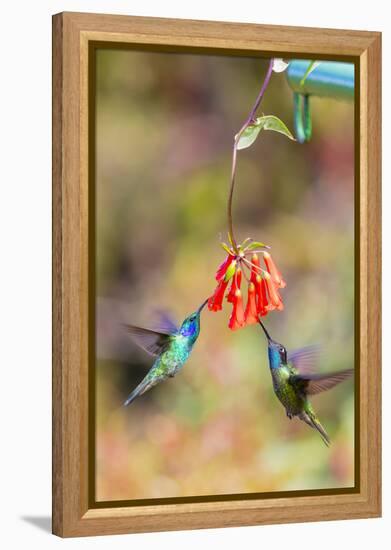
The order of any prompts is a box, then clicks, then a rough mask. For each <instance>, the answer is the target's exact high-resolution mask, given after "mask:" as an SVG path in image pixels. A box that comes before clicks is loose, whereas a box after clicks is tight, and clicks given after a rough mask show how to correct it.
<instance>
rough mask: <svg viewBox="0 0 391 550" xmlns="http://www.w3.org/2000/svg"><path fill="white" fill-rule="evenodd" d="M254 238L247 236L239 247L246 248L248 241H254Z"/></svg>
mask: <svg viewBox="0 0 391 550" xmlns="http://www.w3.org/2000/svg"><path fill="white" fill-rule="evenodd" d="M253 240H254V239H252V238H251V237H247V238H246V239H244V241H243V242H242V243H240V245H239V247H238V248H239V249H242V250H244V249H245V248H246V245H247V243H249V242H252V241H253Z"/></svg>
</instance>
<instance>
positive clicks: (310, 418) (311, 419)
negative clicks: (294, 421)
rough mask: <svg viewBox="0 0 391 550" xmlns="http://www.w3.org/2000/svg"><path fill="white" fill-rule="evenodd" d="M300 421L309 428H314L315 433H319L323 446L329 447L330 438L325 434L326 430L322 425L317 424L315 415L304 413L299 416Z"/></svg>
mask: <svg viewBox="0 0 391 550" xmlns="http://www.w3.org/2000/svg"><path fill="white" fill-rule="evenodd" d="M300 419H301V420H303V421H304V422H305V423H306V424H308V425H309V426H311V428H314V429H315V430H316V431H317V432H319V434H320V437H321V438H322V440H323V442H324V444H325V445H326V446H327V447H329V446H330V443H331V441H330V438H329V436H328V434H327V432H326V430H325V429H324V428H323V426H322V424H321V423H320V422H319V420H318V419H317V417H316V416H315V414H313V413H310V412H304V413H302V414H301V415H300Z"/></svg>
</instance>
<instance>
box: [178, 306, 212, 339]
mask: <svg viewBox="0 0 391 550" xmlns="http://www.w3.org/2000/svg"><path fill="white" fill-rule="evenodd" d="M207 303H208V300H205V302H203V303H202V304H201V305H200V307H199V308H198V309H197V310H196V311H195V312H194V313H192V314H191V315H189V316H188V317H186V319H185V320H184V321H183V323H182V326H181V328H180V329H179V333H180V334H181V335H182V336H186V337H187V338H190V339H191V340H193V341H194V342H195V341H196V340H197V338H198V335H199V333H200V316H201V311H202V310H203V309H204V307H205V306H206V304H207Z"/></svg>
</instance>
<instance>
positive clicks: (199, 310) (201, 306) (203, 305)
mask: <svg viewBox="0 0 391 550" xmlns="http://www.w3.org/2000/svg"><path fill="white" fill-rule="evenodd" d="M208 300H209V298H207V299H206V300H205V302H202V304H201V305H200V307H199V308H198V309H197V312H198V313H201V311H202V310H203V309H204V307H205V306H206V304H207V303H208Z"/></svg>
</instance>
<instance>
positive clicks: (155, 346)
mask: <svg viewBox="0 0 391 550" xmlns="http://www.w3.org/2000/svg"><path fill="white" fill-rule="evenodd" d="M125 327H126V329H127V331H128V332H129V333H130V335H131V336H132V338H133V340H134V341H135V342H136V344H138V345H139V346H140V347H141V348H143V349H144V350H145V351H146V352H147V353H149V354H150V355H160V354H162V353H163V352H164V351H166V349H167V348H168V346H169V344H170V342H171V339H172V334H171V333H168V332H158V331H156V330H150V329H149V328H141V327H136V326H135V325H125Z"/></svg>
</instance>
